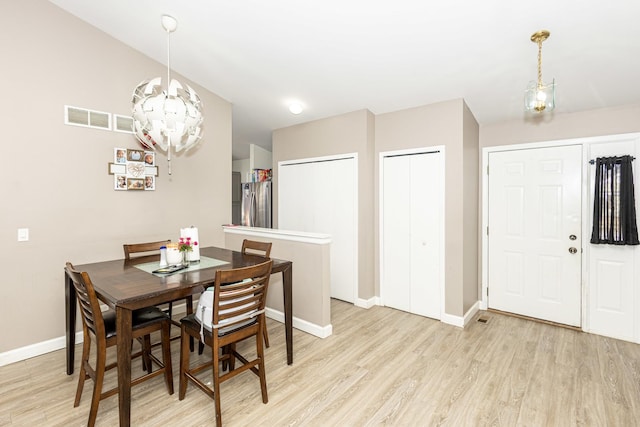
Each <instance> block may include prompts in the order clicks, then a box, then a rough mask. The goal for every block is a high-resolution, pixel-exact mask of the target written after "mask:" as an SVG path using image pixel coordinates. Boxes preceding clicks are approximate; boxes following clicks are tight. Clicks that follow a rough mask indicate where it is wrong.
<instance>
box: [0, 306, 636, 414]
mask: <svg viewBox="0 0 640 427" xmlns="http://www.w3.org/2000/svg"><path fill="white" fill-rule="evenodd" d="M480 315H481V316H482V317H484V318H487V319H488V322H487V323H486V324H484V323H480V322H477V321H475V320H474V321H473V322H472V323H471V324H470V325H469V326H468V327H467V328H466V329H464V330H463V329H460V328H456V327H453V326H448V325H444V324H441V323H440V322H437V321H434V320H430V319H426V318H423V317H419V316H414V315H410V314H407V313H403V312H401V311H396V310H393V309H389V308H383V307H373V308H371V309H369V310H365V309H360V308H356V307H354V306H352V305H350V304H346V303H343V302H340V301H333V303H332V319H333V320H332V323H333V327H334V334H333V335H332V336H331V337H329V338H326V339H324V340H323V339H319V338H316V337H313V336H311V335H308V334H305V333H303V332H300V331H297V330H294V351H295V353H294V364H293V365H292V366H287V364H286V362H285V351H284V327H283V326H282V325H281V324H279V323H277V322H274V321H271V320H269V322H268V325H269V331H270V338H271V348H269V349H267V354H266V359H267V383H268V389H269V403H268V404H266V405H264V404H262V400H261V398H260V387H259V383H258V379H257V377H256V376H255V375H253V374H250V373H245V374H243V375H240V376H239V377H236V378H234V379H232V380H230V381H227V382H226V383H224V384H223V385H222V391H221V395H222V419H223V422H224V424H225V425H228V426H247V425H261V426H263V425H264V426H294V425H295V426H307V425H308V426H333V425H341V426H367V425H393V426H397V425H401V426H414V425H420V426H432V425H450V426H475V425H480V426H482V425H492V426H514V425H524V426H575V425H581V426H582V425H586V426H634V425H639V424H640V421H639V420H640V345H637V344H632V343H628V342H624V341H618V340H615V339H610V338H604V337H600V336H596V335H590V334H585V333H581V332H576V331H573V330H568V329H563V328H560V327H555V326H551V325H545V324H540V323H536V322H532V321H529V320H524V319H518V318H514V317H509V316H504V315H501V314H497V313H486V312H481V314H480ZM172 345H173V367H174V378H175V387H176V393H175V394H174V395H172V396H169V395H168V394H167V392H166V388H165V386H164V384H163V380H162V377H157V378H155V379H154V380H152V381H150V382H147V383H144V384H142V385H140V386H138V387H136V388H134V389H133V391H132V396H133V404H132V425H134V426H159V425H166V426H201V425H212V424H213V416H214V414H213V411H214V409H213V401H211V400H210V399H209V398H208V397H207V396H205V395H204V393H202V392H201V391H199V390H197V389H196V388H195V387H194V386H193V385H190V386H189V389H188V391H187V396H186V398H185V400H184V401H182V402H180V401H179V400H178V393H177V387H178V381H177V374H178V361H179V356H178V350H179V343H178V341H174V342H173V344H172ZM76 355H77V356H76V360H77V359H78V358H79V355H80V347H78V348H77V349H76ZM139 365H140V363H139V361H138V360H136V361H135V362H134V368H135V369H139ZM77 372H78V370H77V369H76V373H75V374H74V375H73V376H67V375H66V374H65V359H64V351H62V350H60V351H56V352H53V353H49V354H46V355H43V356H39V357H36V358H33V359H30V360H27V361H23V362H19V363H15V364H12V365H8V366H5V367H2V368H0V425H2V426H5V425H11V426H16V425H20V426H36V425H37V426H44V425H46V426H81V425H84V424H85V423H86V419H87V415H88V408H89V400H90V390H91V386H92V383H91V382H88V383H87V385H85V394H84V395H83V400H82V402H81V404H80V406H79V407H78V408H74V407H73V396H74V393H75V387H76V381H77ZM114 374H115V372H114V371H112V372H110V373H109V376H110V377H111V378H112V379H111V382H112V383H113V381H114V379H115V375H114ZM207 375H210V374H209V373H207ZM117 423H118V407H117V397H115V396H114V397H111V398H109V399H107V400H104V401H102V402H101V403H100V409H99V412H98V422H97V425H99V426H114V425H117Z"/></svg>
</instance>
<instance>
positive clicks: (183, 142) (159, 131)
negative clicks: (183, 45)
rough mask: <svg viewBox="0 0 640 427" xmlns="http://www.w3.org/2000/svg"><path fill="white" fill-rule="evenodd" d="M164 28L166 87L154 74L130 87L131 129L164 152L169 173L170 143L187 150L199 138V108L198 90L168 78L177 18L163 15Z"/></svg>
mask: <svg viewBox="0 0 640 427" xmlns="http://www.w3.org/2000/svg"><path fill="white" fill-rule="evenodd" d="M162 26H163V27H164V29H165V30H166V32H167V84H168V87H167V89H166V90H165V89H163V88H162V85H161V81H162V79H161V78H160V77H156V78H154V79H151V80H145V81H143V82H142V83H140V84H139V85H138V86H137V87H136V88H135V90H134V91H133V99H132V103H133V107H132V113H133V132H134V134H135V136H136V138H137V139H138V141H139V142H140V143H141V144H142V145H143V146H144V147H145V148H147V149H151V150H155V149H156V146H159V147H160V148H161V149H162V150H163V151H166V152H167V162H168V171H169V175H171V146H173V147H174V149H175V151H176V152H179V151H181V150H182V149H185V151H187V150H189V149H190V148H192V147H193V146H195V145H196V144H197V143H198V141H200V139H201V138H202V129H201V125H202V111H201V106H202V105H201V102H200V98H199V97H198V94H197V93H196V91H195V90H193V89H192V88H191V87H190V86H189V85H186V84H185V85H184V86H183V85H182V84H180V82H178V81H177V80H172V79H171V75H170V73H171V62H170V61H171V40H170V39H171V33H172V32H174V31H175V30H176V28H177V27H178V21H176V19H175V18H173V17H172V16H169V15H163V16H162Z"/></svg>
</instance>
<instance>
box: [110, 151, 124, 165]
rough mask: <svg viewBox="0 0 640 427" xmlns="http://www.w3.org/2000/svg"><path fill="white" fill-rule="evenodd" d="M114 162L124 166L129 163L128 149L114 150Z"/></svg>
mask: <svg viewBox="0 0 640 427" xmlns="http://www.w3.org/2000/svg"><path fill="white" fill-rule="evenodd" d="M113 162H114V163H119V164H124V163H127V149H126V148H114V149H113Z"/></svg>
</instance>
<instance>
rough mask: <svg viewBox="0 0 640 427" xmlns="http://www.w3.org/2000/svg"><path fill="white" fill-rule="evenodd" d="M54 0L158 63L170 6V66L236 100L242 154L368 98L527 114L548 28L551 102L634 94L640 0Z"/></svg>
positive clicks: (619, 101)
mask: <svg viewBox="0 0 640 427" xmlns="http://www.w3.org/2000/svg"><path fill="white" fill-rule="evenodd" d="M51 1H52V2H53V3H54V4H57V5H58V6H60V7H62V8H63V9H66V10H67V11H69V12H70V13H72V14H74V15H76V16H78V17H79V18H81V19H82V20H84V21H86V22H88V23H90V24H92V25H94V26H96V27H98V28H100V29H101V30H103V31H105V32H106V33H108V34H110V35H112V36H113V37H115V38H116V39H119V40H121V41H122V42H124V43H126V44H127V45H129V46H131V47H133V48H135V49H137V50H139V51H140V52H143V53H144V54H146V55H148V56H150V57H151V58H153V59H155V60H157V61H159V62H161V63H163V64H166V58H167V52H166V33H165V31H164V29H163V28H162V26H161V23H160V17H161V15H163V14H169V15H172V16H174V17H175V18H176V19H177V20H178V29H177V31H176V32H175V33H173V35H172V36H171V46H172V47H171V68H172V69H173V70H175V71H177V72H179V73H181V74H182V75H184V76H186V77H188V78H189V79H191V80H193V81H195V82H197V83H198V84H200V85H202V86H204V87H206V88H207V89H209V90H210V91H212V92H214V93H216V94H218V95H220V96H222V97H223V98H225V99H226V100H228V101H230V102H231V103H232V104H233V158H234V159H239V158H246V157H248V155H249V149H248V146H249V144H251V143H253V144H257V145H260V146H262V147H265V148H268V149H270V147H271V131H272V130H274V129H278V128H282V127H286V126H290V125H293V124H297V123H303V122H307V121H310V120H315V119H320V118H324V117H330V116H333V115H337V114H342V113H346V112H350V111H355V110H360V109H365V108H366V109H369V110H370V111H372V112H373V113H374V114H380V113H386V112H390V111H397V110H401V109H404V108H410V107H416V106H421V105H427V104H432V103H435V102H439V101H446V100H451V99H457V98H464V100H465V101H466V102H467V105H468V106H469V108H470V109H471V111H472V112H473V114H474V115H475V117H476V119H477V120H478V122H479V123H480V124H487V123H492V122H499V121H503V120H507V119H514V118H522V117H524V113H523V95H524V89H525V87H526V85H527V83H528V82H529V81H530V80H535V79H536V74H537V70H536V67H537V65H536V63H537V46H536V44H535V43H532V42H531V41H530V36H531V34H532V33H534V32H536V31H538V30H541V29H547V30H549V31H550V32H551V37H550V38H549V39H548V40H547V41H546V42H544V44H543V51H542V54H543V55H542V56H543V67H542V73H543V79H544V80H545V81H550V80H551V79H553V78H555V80H556V84H557V89H556V92H557V96H556V102H557V108H556V112H561V113H565V112H574V111H582V110H588V109H593V108H600V107H610V106H619V105H627V104H634V103H638V102H640V84H638V77H640V22H638V18H640V1H638V0H610V1H603V0H562V1H558V0H538V1H534V2H524V1H519V0H482V1H474V0H467V1H464V0H441V1H437V2H436V1H430V0H270V1H265V0H227V1H221V0H188V1H185V0H182V1H180V0H108V1H105V0H51ZM149 77H154V76H146V75H141V76H140V80H143V79H145V78H149ZM132 89H133V88H132ZM294 100H295V101H298V102H300V103H301V104H302V105H303V106H304V107H305V110H304V112H303V113H302V114H300V115H299V116H294V115H292V114H291V113H289V111H288V110H287V105H288V103H289V102H291V101H294ZM204 108H205V109H206V105H205V106H204ZM639 120H640V118H639ZM204 126H205V128H204V130H205V142H206V121H205V125H204Z"/></svg>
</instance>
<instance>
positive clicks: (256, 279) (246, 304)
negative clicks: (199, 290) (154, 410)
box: [178, 260, 273, 427]
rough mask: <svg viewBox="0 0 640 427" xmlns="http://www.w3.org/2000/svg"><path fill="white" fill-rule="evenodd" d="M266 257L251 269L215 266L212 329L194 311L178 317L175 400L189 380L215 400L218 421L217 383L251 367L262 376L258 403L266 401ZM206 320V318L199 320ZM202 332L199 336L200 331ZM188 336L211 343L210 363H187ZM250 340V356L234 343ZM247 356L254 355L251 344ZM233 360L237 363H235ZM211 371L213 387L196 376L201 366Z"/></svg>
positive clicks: (181, 396)
mask: <svg viewBox="0 0 640 427" xmlns="http://www.w3.org/2000/svg"><path fill="white" fill-rule="evenodd" d="M272 263H273V261H271V260H269V261H267V262H264V263H262V264H257V265H254V266H251V267H244V268H237V269H231V270H218V271H217V272H216V278H215V283H214V285H213V292H214V296H213V307H212V317H211V319H210V321H211V323H210V324H211V327H208V326H206V322H205V324H204V325H203V324H201V323H200V322H199V321H198V319H197V318H196V316H195V314H190V315H188V316H186V317H185V318H183V319H182V320H181V323H182V330H181V336H182V340H181V342H180V389H179V394H178V398H179V399H180V400H183V399H184V397H185V395H186V393H187V383H188V381H192V382H193V383H194V384H195V385H196V386H197V387H198V388H199V389H200V390H202V391H203V392H205V393H206V394H207V395H208V396H209V397H211V398H212V399H213V400H214V401H215V410H216V425H217V426H218V427H220V426H221V425H222V416H221V410H220V383H222V382H224V381H226V380H228V379H231V378H233V377H235V376H236V375H238V374H240V373H242V372H244V371H247V370H250V371H251V372H253V373H254V374H256V375H257V376H258V377H259V378H260V389H261V391H262V402H263V403H267V402H268V401H269V398H268V396H267V380H266V375H265V370H264V369H265V368H264V348H263V345H262V331H263V330H264V324H265V316H264V307H265V303H266V295H267V289H268V287H269V277H270V276H271V265H272ZM203 320H205V319H203ZM201 334H202V335H201ZM189 338H195V339H203V340H204V343H205V344H206V345H207V346H209V347H211V353H212V358H211V360H210V361H205V362H204V363H201V364H198V365H197V366H194V367H191V366H190V361H189V355H190V351H189V341H188V340H189ZM249 338H253V339H255V342H256V349H255V355H256V357H255V358H253V359H251V360H248V359H247V357H248V356H247V353H246V352H245V355H242V354H240V353H239V352H238V351H237V348H236V344H237V343H238V342H240V341H244V340H246V339H249ZM248 354H252V355H253V354H254V352H253V349H252V347H250V348H249V353H248ZM236 360H237V361H238V362H240V366H238V367H236V363H235V362H236ZM221 363H224V365H225V366H226V367H227V368H228V371H227V372H226V373H222V372H221V369H220V365H221ZM207 368H212V370H213V388H211V387H209V386H208V385H206V384H205V383H204V382H202V381H201V380H200V379H198V378H197V377H196V374H197V373H198V372H201V371H202V370H204V369H207Z"/></svg>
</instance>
